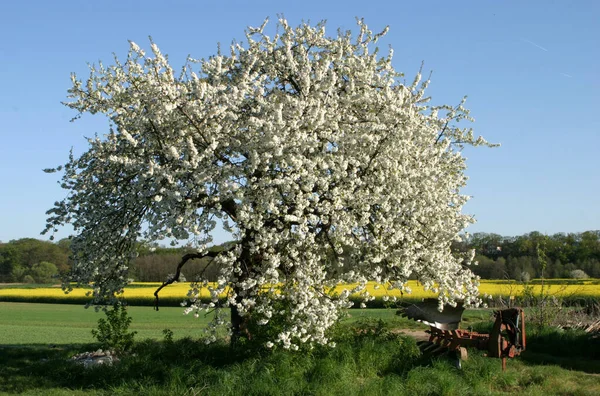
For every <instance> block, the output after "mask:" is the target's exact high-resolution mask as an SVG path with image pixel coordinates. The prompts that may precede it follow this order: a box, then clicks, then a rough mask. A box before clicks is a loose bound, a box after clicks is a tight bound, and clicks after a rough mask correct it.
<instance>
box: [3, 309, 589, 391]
mask: <svg viewBox="0 0 600 396" xmlns="http://www.w3.org/2000/svg"><path fill="white" fill-rule="evenodd" d="M128 312H129V313H130V314H131V316H132V317H133V322H132V327H131V330H134V331H137V332H138V334H137V335H136V343H135V345H134V347H133V350H132V351H131V352H132V353H130V354H128V355H124V356H123V357H122V359H121V362H120V363H119V364H117V365H114V366H100V367H96V368H93V369H84V368H83V367H82V366H79V365H76V364H74V363H73V362H71V361H69V357H70V356H72V355H74V354H76V353H79V352H83V351H91V350H95V349H96V348H98V344H95V343H94V340H93V339H92V337H91V334H90V329H91V328H92V327H94V325H95V322H96V320H97V319H98V318H99V317H101V313H97V312H95V311H94V310H93V309H87V310H86V309H84V308H83V307H82V306H76V305H67V304H62V305H55V304H33V303H7V302H2V303H0V317H2V321H0V393H2V394H24V395H40V394H52V395H84V394H85V395H88V394H91V395H115V394H117V395H130V394H131V395H133V394H135V395H138V394H143V395H241V394H243V395H411V396H412V395H496V394H524V395H554V394H559V395H561V394H562V395H564V394H569V395H596V394H600V377H599V375H600V361H599V360H598V358H597V356H599V355H600V342H599V340H597V339H596V340H595V341H594V340H590V339H589V338H586V334H585V333H582V332H577V331H569V332H564V331H563V332H557V331H552V330H541V329H535V328H533V329H529V330H528V331H529V334H528V336H529V338H528V350H527V351H526V352H525V353H524V354H523V355H522V356H521V357H519V358H517V359H512V360H510V361H509V363H508V368H507V370H506V371H505V372H503V371H502V370H501V368H500V366H501V365H500V361H499V360H497V359H491V358H486V357H484V356H483V354H482V353H480V352H478V351H470V352H469V359H468V360H467V361H465V362H463V368H462V370H457V369H456V368H454V366H453V364H452V362H451V361H450V360H449V359H447V358H444V357H441V358H438V359H433V360H431V359H424V358H422V357H421V356H420V354H419V352H418V348H417V347H416V343H415V340H414V339H413V338H411V337H407V336H405V335H403V334H402V330H407V329H410V330H411V331H412V332H415V331H420V330H423V329H424V328H425V327H424V326H423V325H420V324H418V323H415V322H413V321H408V320H406V319H403V318H401V317H399V316H397V315H395V310H394V309H366V310H364V309H363V310H361V309H355V310H350V311H349V316H348V317H347V318H345V319H344V321H343V322H342V323H341V324H340V325H339V326H338V327H337V328H336V329H334V333H333V337H335V338H336V340H337V341H338V345H337V347H336V348H319V347H317V348H315V349H313V350H304V351H300V352H290V351H283V350H275V351H271V350H263V349H251V350H244V349H239V348H238V349H236V348H232V347H231V346H229V345H228V344H227V343H226V342H225V341H224V340H221V341H219V342H217V343H215V344H211V345H206V344H205V343H203V342H202V340H201V339H199V337H200V336H201V334H202V333H201V330H200V328H201V327H202V324H203V323H204V322H205V321H206V320H208V318H206V317H202V316H201V317H200V318H194V317H193V316H184V315H182V312H181V308H164V309H161V310H160V311H158V312H156V311H153V310H152V308H150V307H129V309H128ZM490 313H491V311H490V310H485V309H479V310H468V311H466V312H465V315H464V319H465V321H464V322H465V326H475V327H476V328H477V327H481V328H485V326H486V325H487V324H489V320H490ZM165 328H168V329H170V330H171V331H172V332H173V339H172V340H168V339H166V338H165V337H164V336H163V334H162V330H163V329H165Z"/></svg>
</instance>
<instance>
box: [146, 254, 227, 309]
mask: <svg viewBox="0 0 600 396" xmlns="http://www.w3.org/2000/svg"><path fill="white" fill-rule="evenodd" d="M224 251H225V250H222V251H220V252H214V251H209V252H206V253H188V254H186V255H185V256H183V257H182V258H181V261H180V262H179V264H177V271H176V272H175V275H174V276H173V277H172V278H171V279H168V280H166V281H164V282H163V284H162V285H160V287H159V288H158V289H156V291H155V292H154V297H155V302H154V310H155V311H158V293H159V292H160V291H161V290H162V289H163V288H164V287H165V286H168V285H170V284H171V283H173V282H176V281H178V280H179V275H181V268H182V267H183V266H184V265H185V263H187V262H188V261H190V260H195V259H203V258H204V257H212V258H213V259H214V258H215V257H217V256H218V255H219V254H221V253H223V252H224Z"/></svg>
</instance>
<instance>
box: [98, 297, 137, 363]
mask: <svg viewBox="0 0 600 396" xmlns="http://www.w3.org/2000/svg"><path fill="white" fill-rule="evenodd" d="M105 313H106V319H99V320H98V330H95V329H94V330H92V335H93V336H94V337H96V339H97V340H98V342H100V343H101V344H102V346H103V348H105V349H112V350H113V351H115V352H117V353H122V352H125V351H127V350H129V349H130V348H131V346H132V345H133V338H134V336H135V335H136V334H137V331H134V332H131V333H128V332H127V330H128V329H129V325H130V324H131V316H129V315H127V308H126V307H125V306H124V305H123V304H119V303H116V304H115V305H113V308H112V309H111V310H106V311H105Z"/></svg>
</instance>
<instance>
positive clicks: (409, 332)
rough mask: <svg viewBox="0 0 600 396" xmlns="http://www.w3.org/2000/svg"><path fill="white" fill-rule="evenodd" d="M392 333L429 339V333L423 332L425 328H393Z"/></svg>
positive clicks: (422, 339) (417, 338)
mask: <svg viewBox="0 0 600 396" xmlns="http://www.w3.org/2000/svg"><path fill="white" fill-rule="evenodd" d="M392 333H395V334H404V335H407V336H409V337H412V338H414V339H415V340H417V341H428V340H429V334H427V333H425V330H415V329H393V330H392Z"/></svg>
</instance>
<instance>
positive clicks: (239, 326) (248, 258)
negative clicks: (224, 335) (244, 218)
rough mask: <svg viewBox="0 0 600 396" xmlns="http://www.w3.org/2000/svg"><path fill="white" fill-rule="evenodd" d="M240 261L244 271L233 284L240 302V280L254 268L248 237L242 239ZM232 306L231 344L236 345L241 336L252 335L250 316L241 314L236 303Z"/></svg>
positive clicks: (245, 277)
mask: <svg viewBox="0 0 600 396" xmlns="http://www.w3.org/2000/svg"><path fill="white" fill-rule="evenodd" d="M239 261H240V264H241V268H242V273H241V274H240V275H239V276H238V281H237V283H236V285H234V286H233V291H234V292H235V294H236V297H235V301H236V303H239V302H241V301H242V299H243V297H242V296H240V293H241V292H242V290H241V289H240V288H239V287H238V286H237V284H239V282H243V281H244V280H246V279H248V277H249V276H250V269H251V268H252V264H253V259H252V255H251V254H250V247H249V245H248V239H247V238H244V240H243V241H242V253H241V255H240V257H239ZM230 308H231V345H235V344H237V343H238V342H239V340H240V339H241V338H246V339H248V340H249V339H251V337H252V335H251V334H250V332H249V330H248V320H249V317H248V316H247V315H246V316H242V315H240V312H239V310H238V308H237V306H235V305H230Z"/></svg>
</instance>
